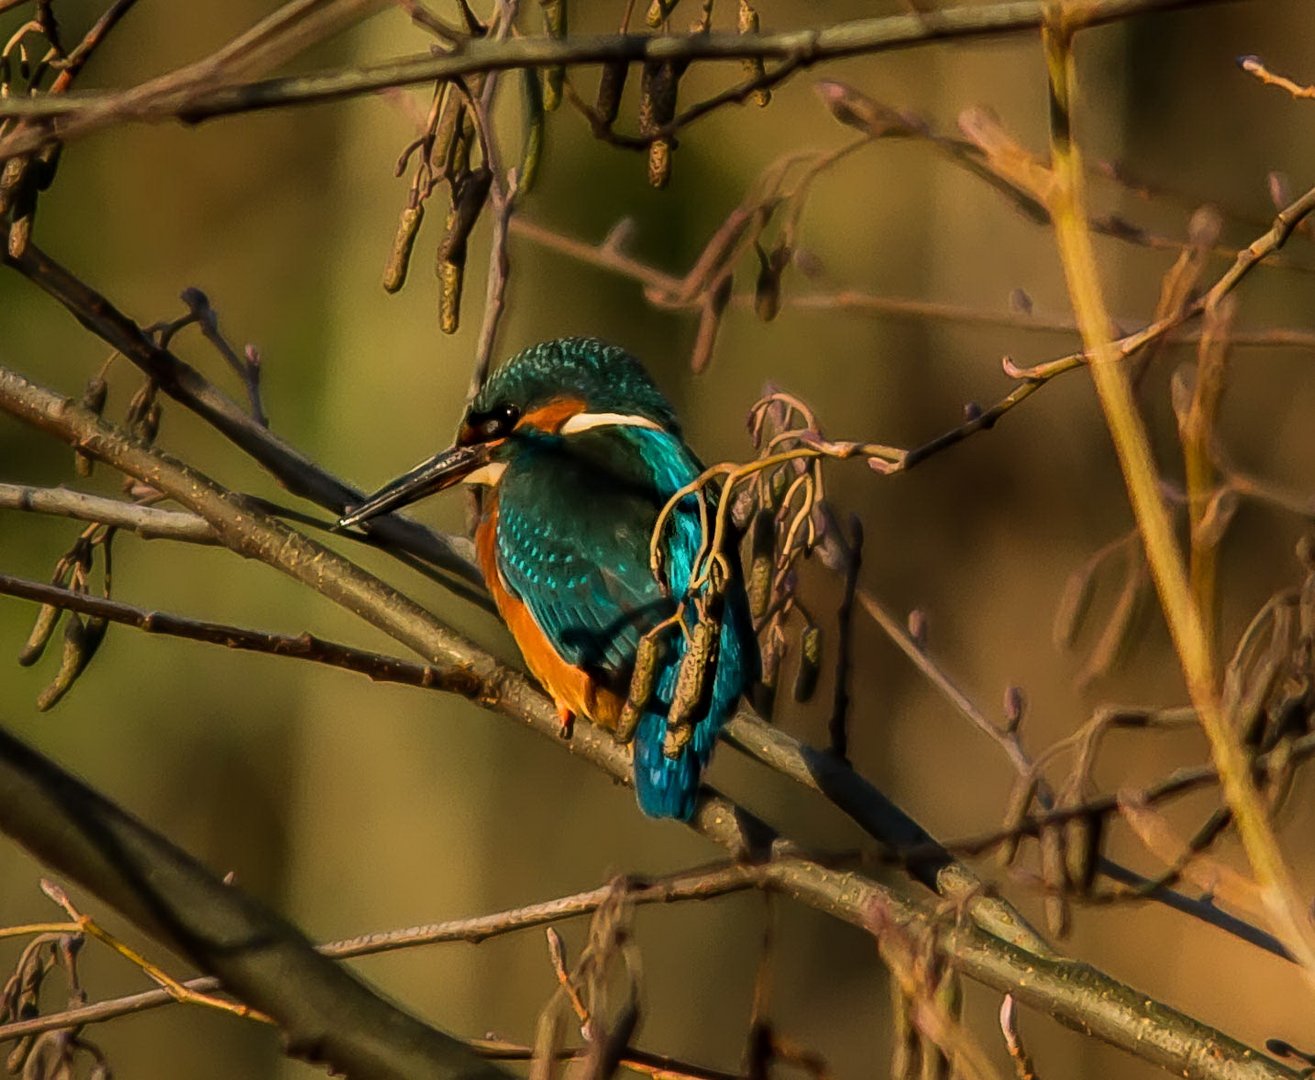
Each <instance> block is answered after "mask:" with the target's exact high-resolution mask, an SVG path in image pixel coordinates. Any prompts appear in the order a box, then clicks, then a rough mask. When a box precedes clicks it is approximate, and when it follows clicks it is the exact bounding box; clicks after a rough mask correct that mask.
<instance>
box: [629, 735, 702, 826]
mask: <svg viewBox="0 0 1315 1080" xmlns="http://www.w3.org/2000/svg"><path fill="white" fill-rule="evenodd" d="M666 734H667V718H666V716H665V714H663V713H659V712H647V713H645V714H644V716H643V718H642V719H641V720H640V721H639V727H638V728H637V729H636V730H635V795H636V796H637V797H638V799H639V808H640V809H641V810H642V811H644V813H646V814H647V815H648V816H649V817H655V818H676V819H678V820H680V821H688V820H689V819H690V818H692V817H693V816H694V807H695V806H696V805H697V803H698V795H699V777H700V776H701V775H702V773H703V769H704V766H706V765H707V764H708V758H709V757H710V756H711V755H712V744H713V743H714V742H715V741H716V737H717V736H716V730H715V728H714V727H713V726H712V725H710V724H708V723H707V722H706V721H705V722H704V723H701V724H698V725H696V726H695V728H694V737H693V738H692V739H690V741H689V743H688V744H687V745H686V746H685V748H684V750H682V751H681V753H680V756H679V757H676V758H669V757H667V755H666V754H664V753H663V752H662V741H663V739H664V738H665V737H666Z"/></svg>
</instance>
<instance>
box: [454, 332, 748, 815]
mask: <svg viewBox="0 0 1315 1080" xmlns="http://www.w3.org/2000/svg"><path fill="white" fill-rule="evenodd" d="M563 360H565V361H566V364H567V370H566V373H565V378H564V380H554V381H555V382H556V385H558V386H561V384H562V381H565V382H566V383H567V384H568V385H567V386H566V387H565V392H566V393H578V394H580V396H582V397H584V398H585V399H586V400H587V401H589V407H590V410H591V411H598V412H603V411H609V412H617V413H624V414H627V415H643V416H647V417H649V418H650V419H653V420H655V421H656V422H658V423H662V424H663V430H652V429H648V428H643V427H631V426H606V427H600V428H597V429H595V430H592V431H588V432H584V433H580V434H575V435H571V436H569V437H567V438H561V437H555V436H544V435H528V434H523V435H520V436H518V439H517V442H518V445H517V446H516V448H515V451H514V452H513V453H512V454H510V455H509V456H508V457H507V458H506V459H505V460H506V462H507V469H506V472H505V473H504V474H503V477H502V481H501V483H500V485H499V496H498V504H499V511H498V530H497V553H498V565H499V569H500V571H501V573H502V577H503V581H504V583H505V584H506V586H507V588H508V589H509V590H510V591H511V592H512V593H513V594H514V595H516V596H517V597H519V598H520V599H521V600H522V601H523V602H524V603H525V604H526V606H527V607H528V608H529V609H530V612H531V614H532V615H533V616H534V619H535V622H536V623H537V624H538V625H539V627H540V628H541V629H542V630H543V631H544V633H545V634H546V635H547V636H548V638H549V640H550V641H551V642H552V643H553V645H554V647H555V648H556V649H557V651H558V653H559V654H560V655H561V656H562V657H563V658H564V659H566V660H567V661H569V662H570V663H572V664H574V665H577V666H579V667H582V668H584V669H585V670H586V671H587V672H588V673H589V674H590V675H591V677H593V678H594V679H595V680H597V681H598V682H600V683H601V684H602V685H605V686H607V687H608V688H609V689H612V690H614V691H615V692H617V693H619V694H620V695H622V696H624V695H625V693H626V689H627V686H628V684H629V680H630V672H631V667H632V665H633V661H634V655H635V650H636V648H637V646H638V643H639V638H640V637H641V636H642V635H643V634H644V633H645V632H646V631H647V630H648V629H650V628H651V627H652V626H654V625H656V623H658V622H659V621H661V620H662V619H664V618H666V617H668V616H669V615H670V614H671V613H672V612H674V611H675V604H676V599H673V598H679V597H680V596H681V595H683V593H684V590H685V586H686V583H687V581H688V578H689V573H690V567H691V562H692V560H693V558H694V556H695V553H696V551H697V549H698V546H699V539H700V525H699V518H698V514H697V506H696V503H695V501H694V500H693V499H692V498H689V499H686V500H685V501H684V502H683V503H682V504H681V506H680V507H678V508H677V510H676V512H675V514H674V515H673V522H672V527H671V528H670V529H668V530H667V531H666V532H665V534H664V540H663V543H664V549H665V550H664V556H665V557H664V560H663V562H664V566H663V573H664V575H665V583H666V585H667V592H668V593H669V594H670V595H667V593H664V591H663V589H662V588H661V587H660V586H659V584H658V582H657V581H656V580H655V579H654V577H653V575H652V573H651V571H650V569H649V558H648V550H649V538H650V536H651V534H652V530H653V526H654V524H655V523H656V520H657V516H658V513H659V512H660V510H661V508H662V506H663V505H664V504H665V503H666V502H667V500H668V499H669V498H670V497H671V496H672V495H673V494H674V493H675V492H676V491H677V490H679V489H680V488H681V487H682V486H683V485H685V484H686V483H688V482H689V481H691V480H693V479H694V478H695V477H696V476H698V474H699V472H700V471H701V466H700V464H699V462H698V460H697V459H696V458H695V457H694V455H693V453H692V452H691V451H690V449H689V447H688V446H686V445H685V443H684V441H683V440H682V439H681V437H680V435H679V430H678V428H676V425H675V420H674V416H673V415H672V413H671V407H670V405H669V404H668V403H667V402H666V399H665V398H663V397H662V395H661V394H660V392H659V391H658V390H657V389H656V387H654V386H653V384H652V383H651V382H650V381H649V380H648V376H647V374H646V373H644V371H643V368H642V367H640V366H639V364H638V362H637V361H635V360H634V359H633V358H631V357H629V355H628V354H626V353H624V352H621V351H620V350H613V349H611V347H603V346H601V345H600V344H599V343H596V342H590V341H588V340H587V339H577V340H573V341H566V342H552V343H549V344H548V345H545V346H539V347H537V349H535V350H531V352H530V353H529V354H521V356H520V357H517V358H516V359H515V360H513V361H510V362H509V363H508V365H507V366H506V367H504V368H503V369H502V370H501V371H500V372H499V373H498V376H496V377H495V380H493V381H491V383H490V387H492V389H491V390H490V389H489V388H486V391H485V395H486V396H488V398H489V404H493V403H495V402H496V401H497V400H499V395H506V396H507V398H508V399H510V400H515V397H513V396H512V395H511V389H512V388H514V389H515V390H516V391H518V392H519V394H518V395H517V396H520V397H521V398H522V400H523V399H524V398H525V397H527V396H528V397H531V398H532V397H533V396H534V394H533V392H534V389H535V388H534V387H532V386H531V385H530V382H531V380H542V379H548V378H550V377H552V376H553V375H554V374H561V373H562V369H561V368H560V367H558V366H555V365H558V364H560V363H561V362H562V361H563ZM522 364H524V365H526V371H525V372H520V371H518V370H517V368H518V366H519V365H522ZM577 376H578V382H573V381H572V380H573V379H576V377H577ZM600 381H601V382H603V383H605V384H606V385H607V386H609V387H612V388H613V389H614V390H615V393H614V394H612V395H611V396H609V395H608V394H602V395H600V392H599V390H598V385H599V382H600ZM499 384H500V385H499ZM637 402H640V403H642V404H639V405H637ZM476 404H477V407H481V406H480V403H478V402H477V403H476ZM484 407H487V406H484ZM641 409H642V411H641ZM664 641H665V642H666V648H665V649H664V652H663V659H662V663H661V667H660V670H659V676H658V681H657V687H656V691H655V694H654V697H653V700H652V702H651V704H650V707H649V709H648V710H647V711H646V712H645V714H644V716H643V717H642V719H641V721H640V724H639V727H638V729H637V730H636V733H635V791H636V794H637V796H638V800H639V805H640V808H641V809H642V810H643V811H644V813H646V814H649V815H651V816H653V817H672V818H679V819H682V820H683V819H688V818H689V817H691V816H692V814H693V813H694V810H695V806H696V803H697V793H698V786H699V777H700V775H701V774H702V771H703V768H704V767H705V766H706V765H707V763H708V759H709V757H710V756H711V754H712V749H713V746H714V744H715V743H716V740H717V735H718V733H719V732H720V730H721V728H722V726H723V724H724V723H725V722H726V720H727V719H728V717H729V716H730V714H731V713H732V712H733V710H734V708H735V706H736V704H737V702H738V701H739V698H740V696H741V694H742V693H743V692H744V691H745V690H746V688H747V687H748V685H749V683H750V682H751V681H752V679H753V678H754V675H755V672H756V665H757V655H758V654H757V649H756V647H755V643H754V636H753V630H752V623H751V620H750V618H749V614H748V608H747V603H746V601H745V597H744V591H743V588H742V587H741V585H740V583H739V582H738V580H737V581H734V582H732V583H731V586H730V588H729V590H728V592H727V595H726V603H725V610H724V613H723V624H722V632H721V639H720V649H719V654H718V658H717V661H716V669H715V674H714V676H713V684H712V688H711V692H710V693H709V694H707V695H706V706H705V708H704V710H703V711H702V712H701V713H700V714H696V716H695V717H694V732H693V737H692V739H691V740H690V742H689V744H688V745H687V746H686V747H685V748H684V750H683V751H682V752H681V754H680V755H679V756H678V757H677V758H675V759H672V758H668V757H667V756H666V755H665V754H663V752H662V744H663V738H664V735H665V733H666V727H667V718H666V717H667V711H668V709H669V707H670V704H671V699H672V695H673V692H674V690H675V684H676V676H677V672H678V669H679V666H680V660H681V658H682V656H683V655H684V652H685V639H684V635H682V634H681V633H679V632H678V631H676V630H674V629H673V630H672V631H671V632H668V633H666V634H665V635H664Z"/></svg>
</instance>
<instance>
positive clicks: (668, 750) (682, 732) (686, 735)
mask: <svg viewBox="0 0 1315 1080" xmlns="http://www.w3.org/2000/svg"><path fill="white" fill-rule="evenodd" d="M693 737H694V727H693V725H691V724H682V725H681V726H680V727H670V726H668V728H667V733H666V734H665V735H664V736H663V737H662V753H664V754H665V755H666V756H667V757H669V758H672V759H675V758H678V757H680V752H681V751H682V750H684V749H685V747H686V746H687V745H688V744H689V741H690V739H692V738H693Z"/></svg>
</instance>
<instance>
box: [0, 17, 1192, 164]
mask: <svg viewBox="0 0 1315 1080" xmlns="http://www.w3.org/2000/svg"><path fill="white" fill-rule="evenodd" d="M1216 2H1218V0H1088V2H1087V3H1086V4H1084V6H1083V12H1084V14H1083V23H1084V25H1087V26H1096V25H1101V24H1104V23H1109V22H1115V21H1118V20H1121V19H1127V18H1130V17H1132V16H1134V15H1140V14H1145V13H1149V12H1156V11H1170V10H1173V9H1176V8H1184V7H1201V6H1204V5H1205V4H1209V3H1216ZM1044 7H1045V5H1044V4H1043V3H1042V2H1040V0H1012V2H1008V3H998V4H989V5H985V6H976V5H974V6H966V5H965V6H962V7H954V8H942V9H940V10H935V11H919V12H916V13H912V14H908V15H887V16H882V17H879V18H872V19H857V20H854V21H852V22H846V23H840V24H838V25H835V26H829V27H823V28H819V29H808V30H792V31H786V32H784V33H779V34H732V33H706V34H689V35H680V36H675V35H649V34H604V35H596V36H576V37H569V38H563V39H555V38H550V37H519V38H509V39H508V40H506V41H470V42H467V43H466V44H465V45H463V46H462V47H461V48H459V49H456V50H454V51H452V52H448V53H443V54H441V55H438V56H432V55H423V56H414V57H408V58H405V59H401V60H395V61H392V62H389V63H383V64H374V65H368V66H363V67H359V68H353V69H348V70H339V71H329V72H323V73H320V74H316V75H303V76H292V77H287V78H277V79H265V80H261V81H256V82H248V83H239V84H238V85H231V83H232V81H233V79H232V77H231V74H230V73H229V72H228V71H226V69H225V67H224V65H222V64H220V63H214V62H213V58H212V61H211V62H210V68H209V70H208V72H207V78H205V79H200V78H198V76H197V74H196V73H195V71H194V70H193V69H199V68H200V66H201V65H203V64H206V63H207V61H200V62H198V64H197V65H191V66H189V67H188V68H185V69H182V70H181V71H179V72H173V73H170V74H168V75H163V76H160V77H159V78H157V79H154V80H152V81H151V82H149V83H146V84H143V85H141V86H137V87H134V88H132V89H130V90H122V91H109V92H104V93H99V94H93V93H85V94H61V95H58V96H44V97H37V98H32V99H26V98H22V99H20V98H11V99H9V100H6V101H3V102H0V117H20V118H24V119H27V120H42V121H46V122H47V124H45V125H37V124H30V125H27V126H26V127H24V128H23V129H22V130H19V131H16V132H14V133H13V134H12V135H10V136H8V137H6V138H4V139H0V158H4V157H8V156H12V155H15V154H21V153H29V152H31V151H33V150H35V149H38V148H39V147H40V146H42V145H43V144H44V143H47V142H50V141H53V140H58V141H62V142H67V141H69V140H70V139H72V138H74V137H77V136H82V135H85V134H87V133H89V132H91V131H95V130H97V129H99V128H103V127H105V126H107V125H110V124H116V123H122V122H124V121H129V120H157V121H158V120H168V119H174V118H181V119H185V120H187V121H189V122H196V121H200V120H205V119H209V118H211V117H215V116H224V115H231V114H233V113H240V112H251V111H254V110H258V109H269V108H275V107H281V106H286V105H299V104H305V103H308V102H321V101H336V100H341V99H343V98H348V97H355V96H357V95H360V94H366V93H370V92H372V91H375V90H383V89H387V88H389V87H396V86H412V85H416V84H420V83H432V82H434V81H436V80H440V79H451V78H456V77H458V76H463V75H472V74H476V73H479V72H490V71H503V70H507V69H510V68H522V67H549V66H558V65H575V64H598V63H604V62H608V61H614V62H615V61H622V60H624V61H630V62H635V63H639V62H645V61H659V60H665V61H672V60H674V61H677V62H685V63H689V62H693V61H700V60H703V61H708V60H738V59H743V58H746V57H749V58H754V57H757V58H761V59H764V60H768V59H775V60H780V61H782V62H788V63H793V64H795V65H797V66H799V67H808V66H811V65H813V64H816V63H818V62H820V61H823V60H835V59H842V58H844V57H849V56H858V55H861V54H869V53H878V52H887V51H890V50H893V49H904V48H909V47H911V46H916V45H925V44H929V43H932V42H938V41H949V40H963V39H965V38H973V37H984V36H994V35H1000V34H1008V33H1018V32H1021V31H1027V30H1036V29H1038V28H1039V27H1040V26H1041V23H1042V18H1043V11H1044ZM229 51H231V46H230V47H229V49H228V50H224V51H223V52H225V53H227V52H229ZM216 55H217V56H218V55H220V54H216ZM226 82H227V83H228V84H229V85H225V83H226Z"/></svg>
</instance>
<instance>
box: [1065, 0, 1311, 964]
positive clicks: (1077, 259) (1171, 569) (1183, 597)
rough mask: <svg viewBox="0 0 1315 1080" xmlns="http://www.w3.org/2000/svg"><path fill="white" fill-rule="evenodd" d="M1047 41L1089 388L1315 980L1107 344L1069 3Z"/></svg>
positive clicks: (1249, 823) (1262, 863)
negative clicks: (1075, 138) (1074, 130)
mask: <svg viewBox="0 0 1315 1080" xmlns="http://www.w3.org/2000/svg"><path fill="white" fill-rule="evenodd" d="M1047 15H1048V18H1047V21H1046V24H1045V26H1044V28H1043V31H1042V40H1043V42H1044V45H1045V53H1046V66H1047V69H1048V71H1049V75H1050V85H1051V94H1052V100H1051V154H1052V169H1053V173H1054V182H1053V187H1052V189H1051V191H1050V199H1049V201H1050V210H1051V214H1052V216H1053V219H1054V224H1055V235H1056V239H1057V242H1058V245H1059V252H1060V256H1061V258H1062V260H1063V263H1064V273H1065V276H1066V278H1067V281H1068V288H1069V293H1070V294H1071V297H1072V301H1073V311H1074V314H1075V315H1076V316H1077V321H1078V326H1079V328H1080V329H1081V331H1082V337H1083V341H1084V343H1085V344H1086V347H1087V350H1088V352H1089V353H1090V355H1091V363H1090V364H1089V367H1090V368H1091V375H1092V379H1093V381H1094V382H1095V384H1096V391H1097V393H1098V395H1099V396H1100V402H1101V407H1102V408H1103V409H1104V412H1105V420H1106V423H1107V424H1108V426H1109V429H1110V435H1111V436H1112V437H1113V441H1114V447H1115V450H1116V451H1117V453H1118V457H1119V464H1120V466H1121V467H1122V469H1123V477H1124V482H1125V484H1126V485H1127V488H1128V496H1129V499H1130V501H1131V503H1132V509H1133V513H1134V515H1135V517H1136V520H1137V527H1138V529H1139V531H1140V533H1141V537H1142V543H1143V544H1144V545H1145V548H1146V558H1147V562H1148V563H1149V565H1150V568H1151V574H1152V576H1153V577H1154V579H1155V586H1156V589H1157V591H1158V593H1159V597H1160V604H1161V606H1162V607H1163V609H1164V614H1165V619H1166V620H1167V622H1168V624H1169V632H1170V634H1171V636H1172V638H1173V642H1174V647H1175V648H1176V650H1177V652H1178V658H1179V662H1180V664H1181V665H1182V669H1183V675H1184V677H1185V678H1186V681H1187V689H1188V692H1189V694H1190V695H1191V699H1192V704H1193V705H1194V706H1195V707H1196V710H1197V715H1198V716H1199V717H1200V721H1201V726H1202V728H1203V729H1204V731H1205V733H1206V736H1207V738H1208V739H1209V740H1210V750H1211V755H1212V757H1213V758H1214V763H1215V766H1216V768H1218V770H1219V776H1220V781H1221V784H1222V787H1223V792H1224V798H1225V799H1226V800H1227V802H1228V805H1229V807H1230V809H1231V810H1232V811H1233V816H1234V819H1235V821H1236V822H1237V829H1238V833H1239V835H1240V836H1241V839H1242V844H1243V847H1244V848H1245V850H1246V854H1247V858H1248V860H1249V861H1250V863H1251V868H1252V871H1253V872H1254V874H1255V877H1256V881H1257V883H1258V885H1259V886H1260V889H1261V892H1262V895H1263V896H1264V900H1265V906H1266V909H1267V910H1268V912H1269V914H1270V917H1271V919H1272V920H1273V924H1274V930H1275V932H1276V933H1277V934H1278V935H1279V936H1280V937H1281V938H1282V939H1283V940H1284V942H1285V944H1286V945H1287V946H1288V947H1289V948H1290V949H1291V950H1292V952H1293V955H1294V956H1296V957H1297V958H1298V960H1300V962H1301V963H1302V965H1303V967H1304V968H1305V969H1306V973H1307V976H1308V977H1309V978H1313V979H1315V927H1313V926H1312V924H1311V921H1310V918H1309V916H1308V914H1307V912H1306V907H1305V905H1304V904H1303V903H1302V901H1301V897H1300V893H1299V892H1298V891H1297V887H1296V882H1295V881H1294V879H1293V877H1292V874H1291V872H1290V871H1289V869H1288V866H1287V864H1286V863H1285V862H1284V859H1283V854H1282V852H1281V850H1280V849H1279V845H1278V840H1277V837H1276V836H1275V835H1274V831H1273V829H1272V828H1271V826H1270V821H1269V816H1268V813H1267V811H1266V807H1265V803H1264V800H1263V799H1262V798H1261V795H1260V792H1259V791H1258V790H1257V788H1256V785H1255V783H1254V782H1253V779H1252V775H1251V763H1250V761H1249V760H1248V758H1247V754H1246V751H1245V750H1244V749H1243V747H1242V744H1241V742H1240V741H1239V740H1238V738H1237V733H1236V732H1235V731H1234V729H1233V727H1232V726H1231V724H1230V723H1229V720H1228V718H1227V717H1226V716H1225V715H1224V714H1223V712H1222V710H1221V708H1220V705H1219V698H1218V694H1217V689H1216V687H1217V683H1216V676H1215V662H1214V656H1213V651H1212V649H1211V647H1210V641H1209V637H1208V635H1207V633H1206V628H1205V624H1204V621H1203V619H1202V616H1201V612H1200V611H1199V610H1198V609H1197V607H1196V605H1195V604H1194V603H1193V601H1192V596H1191V593H1190V591H1189V589H1188V582H1187V574H1186V572H1185V570H1184V568H1183V562H1182V557H1181V555H1180V553H1179V550H1178V544H1177V541H1176V539H1175V537H1174V532H1173V526H1172V524H1171V522H1170V519H1169V514H1168V512H1167V511H1166V510H1165V507H1164V503H1163V501H1162V500H1161V498H1160V493H1159V483H1158V479H1157V476H1156V470H1155V464H1154V462H1153V460H1152V458H1151V451H1150V444H1149V441H1148V440H1147V437H1146V430H1145V427H1144V425H1143V424H1142V419H1141V415H1140V413H1139V412H1138V411H1137V407H1136V402H1135V401H1134V398H1133V394H1132V387H1131V385H1130V384H1129V381H1128V377H1127V374H1126V372H1125V371H1124V369H1123V366H1122V365H1121V364H1120V363H1119V349H1118V348H1117V346H1116V345H1115V343H1114V342H1113V340H1112V339H1111V336H1110V319H1109V314H1108V311H1107V310H1106V307H1105V301H1104V297H1103V296H1102V294H1101V288H1100V281H1099V278H1098V276H1097V272H1096V261H1095V255H1094V252H1093V250H1092V246H1091V233H1090V231H1089V229H1088V226H1087V215H1086V208H1085V203H1084V193H1083V186H1082V162H1081V158H1080V155H1079V152H1078V149H1077V147H1076V145H1074V143H1073V142H1072V140H1071V138H1070V122H1071V116H1072V110H1071V95H1072V85H1073V60H1072V51H1071V45H1072V32H1073V28H1072V24H1069V23H1066V21H1065V17H1064V10H1063V0H1056V2H1055V3H1053V4H1052V5H1051V7H1050V9H1049V11H1048V13H1047Z"/></svg>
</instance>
